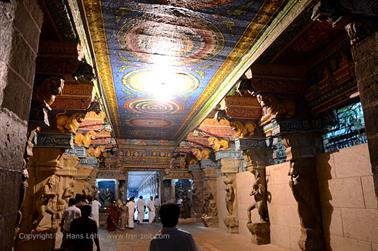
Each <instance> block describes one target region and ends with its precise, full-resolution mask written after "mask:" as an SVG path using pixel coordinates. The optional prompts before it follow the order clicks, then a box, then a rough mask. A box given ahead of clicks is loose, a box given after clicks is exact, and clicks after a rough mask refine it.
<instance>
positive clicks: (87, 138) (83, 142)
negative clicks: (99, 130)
mask: <svg viewBox="0 0 378 251" xmlns="http://www.w3.org/2000/svg"><path fill="white" fill-rule="evenodd" d="M95 138H96V132H95V131H89V132H87V133H85V134H84V133H80V132H79V133H76V135H75V144H76V145H78V146H84V147H86V148H88V147H89V145H90V144H91V142H92V139H95Z"/></svg>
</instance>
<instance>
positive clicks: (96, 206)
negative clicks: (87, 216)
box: [91, 198, 101, 228]
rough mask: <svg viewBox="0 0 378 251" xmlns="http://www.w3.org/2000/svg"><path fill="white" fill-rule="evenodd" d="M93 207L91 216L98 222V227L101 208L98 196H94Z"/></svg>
mask: <svg viewBox="0 0 378 251" xmlns="http://www.w3.org/2000/svg"><path fill="white" fill-rule="evenodd" d="M91 207H92V214H91V218H92V219H93V220H94V221H95V222H96V224H97V228H98V227H99V209H100V207H101V203H100V202H99V201H98V200H97V198H94V199H93V200H92V202H91Z"/></svg>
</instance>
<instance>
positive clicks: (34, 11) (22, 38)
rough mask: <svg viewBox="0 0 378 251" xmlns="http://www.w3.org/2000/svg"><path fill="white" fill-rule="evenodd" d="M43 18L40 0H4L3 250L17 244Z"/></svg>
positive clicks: (0, 75) (0, 51)
mask: <svg viewBox="0 0 378 251" xmlns="http://www.w3.org/2000/svg"><path fill="white" fill-rule="evenodd" d="M42 21H43V14H42V11H41V9H40V7H39V6H38V4H37V1H31V0H24V1H21V0H17V1H16V0H13V1H10V3H7V2H4V1H0V27H1V29H0V41H1V43H0V128H1V130H2V132H1V134H0V186H1V187H0V191H2V192H1V193H0V201H2V203H1V206H0V250H10V249H11V246H12V245H13V234H14V226H15V225H16V218H17V206H18V197H19V190H20V180H21V170H22V163H23V153H24V149H25V143H26V134H27V121H28V116H29V110H30V103H31V97H32V90H33V82H34V74H35V59H36V57H37V51H38V43H39V34H40V32H41V26H42ZM4 191H6V192H4Z"/></svg>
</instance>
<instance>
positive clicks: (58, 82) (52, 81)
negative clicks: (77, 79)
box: [33, 77, 64, 111]
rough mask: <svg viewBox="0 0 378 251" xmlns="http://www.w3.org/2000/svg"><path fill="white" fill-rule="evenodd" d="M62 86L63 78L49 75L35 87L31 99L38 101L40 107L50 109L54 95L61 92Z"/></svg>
mask: <svg viewBox="0 0 378 251" xmlns="http://www.w3.org/2000/svg"><path fill="white" fill-rule="evenodd" d="M63 87H64V80H63V79H61V78H58V77H50V78H48V79H46V80H45V81H43V82H42V84H41V85H40V86H38V87H37V89H36V90H35V95H33V101H34V102H35V103H38V104H39V105H40V106H41V108H44V109H46V110H48V111H51V110H52V109H51V105H52V104H53V103H54V101H55V98H56V96H57V95H60V94H62V91H63Z"/></svg>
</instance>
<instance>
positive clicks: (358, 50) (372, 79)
mask: <svg viewBox="0 0 378 251" xmlns="http://www.w3.org/2000/svg"><path fill="white" fill-rule="evenodd" d="M352 55H353V60H354V63H355V73H356V80H357V86H358V90H359V93H360V99H361V104H362V109H363V111H364V117H365V129H366V135H367V138H368V145H369V152H370V161H371V165H372V168H373V173H374V176H373V177H374V184H375V193H376V195H377V196H378V170H377V168H378V147H377V146H378V137H377V135H378V127H377V123H378V102H377V99H378V85H377V81H378V67H377V65H378V32H375V33H373V34H371V35H369V36H368V37H366V38H365V39H363V40H362V41H360V42H358V43H356V44H354V45H353V46H352Z"/></svg>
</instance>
